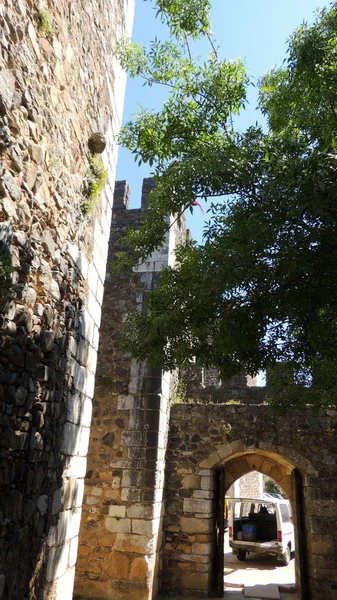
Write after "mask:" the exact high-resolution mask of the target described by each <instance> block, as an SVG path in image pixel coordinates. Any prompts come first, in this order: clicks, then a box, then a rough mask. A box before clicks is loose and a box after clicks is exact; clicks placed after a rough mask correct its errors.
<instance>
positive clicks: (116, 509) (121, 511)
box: [109, 504, 126, 519]
mask: <svg viewBox="0 0 337 600" xmlns="http://www.w3.org/2000/svg"><path fill="white" fill-rule="evenodd" d="M125 513H126V507H125V506H118V505H117V504H112V505H111V506H110V507H109V517H117V518H118V519H124V518H125Z"/></svg>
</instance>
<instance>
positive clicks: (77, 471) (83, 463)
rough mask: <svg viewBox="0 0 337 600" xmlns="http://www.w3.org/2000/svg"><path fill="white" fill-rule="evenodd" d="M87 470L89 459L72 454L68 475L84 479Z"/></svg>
mask: <svg viewBox="0 0 337 600" xmlns="http://www.w3.org/2000/svg"><path fill="white" fill-rule="evenodd" d="M86 470H87V459H86V458H85V457H84V456H83V457H82V456H72V457H71V458H70V460H69V463H68V468H67V469H66V471H65V476H66V477H78V478H80V479H83V478H84V477H85V473H86Z"/></svg>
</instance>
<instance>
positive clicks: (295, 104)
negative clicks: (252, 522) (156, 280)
mask: <svg viewBox="0 0 337 600" xmlns="http://www.w3.org/2000/svg"><path fill="white" fill-rule="evenodd" d="M161 4H162V5H164V4H167V6H168V5H170V3H169V2H167V3H164V2H162V3H159V5H161ZM197 4H198V0H195V6H197ZM201 4H204V3H203V2H201ZM171 5H172V8H173V7H174V6H175V5H176V2H172V3H171ZM166 16H167V13H166ZM167 18H170V15H168V16H167ZM180 26H181V29H180V30H179V35H178V36H177V39H176V40H175V42H173V41H172V40H171V41H170V42H166V43H161V42H159V41H158V40H155V41H154V42H153V43H152V45H151V47H150V50H149V52H145V50H144V49H142V48H138V47H136V46H134V45H133V44H131V43H124V44H122V45H120V46H119V49H118V54H119V57H120V58H121V60H122V63H123V65H124V66H126V67H128V68H129V72H130V73H131V75H132V76H140V77H142V78H143V79H144V82H145V83H146V84H148V85H153V84H155V83H159V84H163V85H165V86H167V87H168V90H169V96H168V100H167V102H166V103H165V104H164V106H163V108H162V110H160V111H158V112H150V111H146V110H145V109H142V110H141V111H140V113H139V115H138V116H137V117H136V119H135V120H134V121H133V122H130V123H128V124H127V125H126V126H125V127H124V128H123V130H122V133H121V143H122V144H124V145H125V146H127V147H128V148H129V149H130V150H131V151H132V152H134V154H135V157H136V160H138V161H141V162H147V163H149V165H150V166H152V167H153V169H154V176H155V179H156V188H155V190H154V191H153V192H152V194H151V197H150V202H149V208H148V211H147V214H146V216H145V218H144V221H143V225H142V227H141V229H140V231H139V232H137V233H135V232H129V234H128V236H127V240H126V243H127V244H128V245H129V247H130V248H131V249H132V251H133V252H136V257H137V259H138V260H143V259H144V258H145V257H146V256H147V255H148V254H149V253H151V251H152V250H153V249H154V248H155V247H157V246H158V245H160V244H161V243H162V241H163V239H164V235H165V231H166V228H167V222H166V220H165V216H166V215H167V214H168V213H173V214H177V213H178V214H180V213H181V212H183V211H184V210H186V208H188V207H189V208H191V207H192V205H193V202H194V200H195V199H196V198H203V199H205V200H208V201H209V202H210V209H209V215H210V220H209V222H208V224H207V226H206V227H205V231H204V241H203V244H202V245H199V246H198V245H196V244H194V243H191V242H188V243H186V245H185V246H182V247H180V248H179V249H178V251H177V257H176V258H177V260H176V265H175V268H174V269H172V268H168V269H166V270H165V271H164V272H163V275H162V284H161V287H160V289H158V290H157V291H154V292H152V293H151V294H150V295H149V299H148V315H141V314H137V313H135V314H132V315H130V316H129V318H128V321H127V326H126V333H125V340H126V346H127V347H128V348H129V349H132V351H133V353H134V354H135V355H136V356H137V357H138V358H140V359H145V358H146V359H148V360H150V361H151V362H152V363H154V364H156V365H159V366H161V367H163V368H165V369H174V368H176V367H177V366H182V365H184V364H186V363H187V362H188V361H189V360H191V358H192V357H196V358H197V360H198V361H199V362H200V363H202V364H203V365H204V366H213V367H217V368H219V370H220V371H221V374H222V376H223V377H230V376H232V375H234V374H235V373H237V372H239V371H241V370H245V371H247V372H248V373H251V374H254V373H256V372H257V371H258V370H260V369H265V368H269V367H270V366H272V365H276V364H277V363H279V362H280V361H281V362H285V363H286V365H287V369H286V370H285V371H286V374H287V375H286V377H282V378H281V380H282V381H281V383H280V379H277V378H276V379H275V381H274V389H275V390H277V397H278V399H280V397H281V396H282V393H284V398H283V402H284V403H285V404H286V403H287V402H288V403H306V402H308V401H310V402H311V403H313V404H315V405H317V406H319V405H321V404H327V403H329V402H335V401H336V398H335V394H336V392H335V390H336V383H337V381H336V380H337V369H336V367H337V344H336V334H337V280H336V275H335V274H336V268H337V235H336V234H337V231H336V228H337V219H336V216H337V215H336V206H337V205H336V200H337V182H336V166H337V151H336V134H337V112H336V111H337V86H336V83H337V54H336V53H337V41H336V40H337V35H336V34H337V3H336V2H334V3H332V6H331V7H330V9H329V10H323V11H322V12H321V13H320V14H319V16H318V17H317V20H316V22H315V23H314V24H313V25H311V26H308V25H307V24H305V23H304V24H303V25H302V26H301V27H299V28H298V29H297V30H296V31H295V32H294V34H293V35H292V37H291V38H290V40H289V49H288V58H287V59H286V61H285V62H284V64H283V67H282V68H280V69H275V70H273V71H272V72H270V73H268V74H266V75H265V77H263V78H262V80H261V82H260V95H259V104H260V108H261V110H262V112H263V113H264V115H265V116H266V119H267V123H268V128H267V129H266V130H264V129H262V128H261V127H259V126H258V125H256V126H252V127H250V128H248V130H247V131H245V132H244V133H238V132H235V131H234V130H233V128H232V125H231V122H232V115H233V114H235V113H237V112H238V111H240V109H242V107H244V104H245V98H246V89H247V85H248V84H249V82H248V79H247V76H246V73H245V70H244V67H243V65H242V63H241V62H240V61H226V60H220V58H219V56H218V54H217V52H216V49H215V47H214V43H213V42H212V39H211V38H210V42H211V46H212V48H211V53H210V56H209V57H208V58H207V59H206V60H204V61H202V60H201V59H199V60H194V59H192V55H191V49H190V46H189V43H188V37H187V35H204V34H205V33H204V30H203V29H202V28H200V27H199V26H197V25H195V28H194V30H193V31H192V32H191V31H190V30H189V31H188V34H186V39H185V40H184V39H183V36H181V30H182V29H183V27H184V25H181V24H180ZM198 27H199V29H198ZM171 31H172V32H173V33H175V32H174V29H173V30H171ZM206 35H208V33H207V34H206ZM120 261H121V265H124V266H126V265H128V264H130V262H129V259H128V252H126V253H125V254H124V255H121V256H120ZM280 386H281V387H280Z"/></svg>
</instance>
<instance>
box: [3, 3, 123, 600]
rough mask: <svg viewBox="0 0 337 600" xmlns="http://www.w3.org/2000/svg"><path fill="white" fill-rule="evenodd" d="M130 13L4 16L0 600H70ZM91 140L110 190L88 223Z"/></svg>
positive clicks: (51, 9)
mask: <svg viewBox="0 0 337 600" xmlns="http://www.w3.org/2000/svg"><path fill="white" fill-rule="evenodd" d="M133 11H134V0H76V2H68V0H53V1H45V2H43V3H41V4H39V2H34V1H32V0H15V1H14V2H13V1H12V0H4V2H0V153H1V167H0V245H1V248H0V249H1V250H2V251H3V250H4V249H7V250H9V252H10V257H11V264H12V269H13V271H12V281H13V287H12V290H2V292H3V294H2V295H3V296H4V298H5V300H7V303H6V304H5V306H3V307H2V308H4V310H3V312H2V313H1V316H0V331H1V339H0V489H1V494H0V598H2V599H3V600H16V599H18V600H19V599H20V600H24V599H26V600H28V599H29V600H37V599H39V600H40V599H42V598H43V599H47V598H62V599H63V600H64V599H67V598H68V599H70V598H71V597H72V588H73V581H74V574H75V563H76V556H77V544H78V532H79V525H80V519H81V505H82V497H83V489H84V475H85V471H86V454H87V448H88V442H89V426H90V421H91V410H92V409H91V399H92V396H93V392H94V377H95V370H96V354H97V348H98V332H99V325H100V314H101V304H102V297H103V282H104V277H105V270H106V256H107V248H108V238H109V229H110V219H111V208H112V202H113V190H114V183H115V169H116V160H117V145H116V142H115V138H114V136H115V134H116V132H117V131H118V128H119V126H120V121H121V113H122V106H123V96H124V88H125V74H124V73H123V72H122V71H121V69H120V68H119V65H118V63H117V61H116V59H115V58H114V56H113V48H114V44H115V41H116V39H118V38H120V37H121V36H124V35H127V34H130V31H131V27H132V20H133ZM96 133H99V134H101V135H103V136H104V137H105V141H106V143H107V147H106V150H105V151H104V153H103V155H102V158H103V162H104V165H105V168H106V170H107V173H108V183H107V185H106V187H105V190H104V193H103V194H102V196H101V198H100V200H99V201H98V202H97V203H96V205H95V206H94V207H93V210H92V211H91V212H90V213H88V212H85V210H83V200H84V191H85V181H86V179H87V171H88V161H87V153H88V150H89V148H88V141H89V139H90V138H91V139H92V137H91V136H92V134H96ZM98 137H99V136H98ZM96 140H97V136H96ZM93 149H94V150H95V148H93V146H92V143H91V150H93ZM102 149H103V148H102V147H101V148H100V150H102Z"/></svg>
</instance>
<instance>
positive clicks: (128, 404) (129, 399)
mask: <svg viewBox="0 0 337 600" xmlns="http://www.w3.org/2000/svg"><path fill="white" fill-rule="evenodd" d="M135 403H136V400H135V398H134V396H131V394H128V395H123V394H121V395H120V396H118V401H117V410H118V411H129V410H131V409H132V408H135V405H136V404H135Z"/></svg>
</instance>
